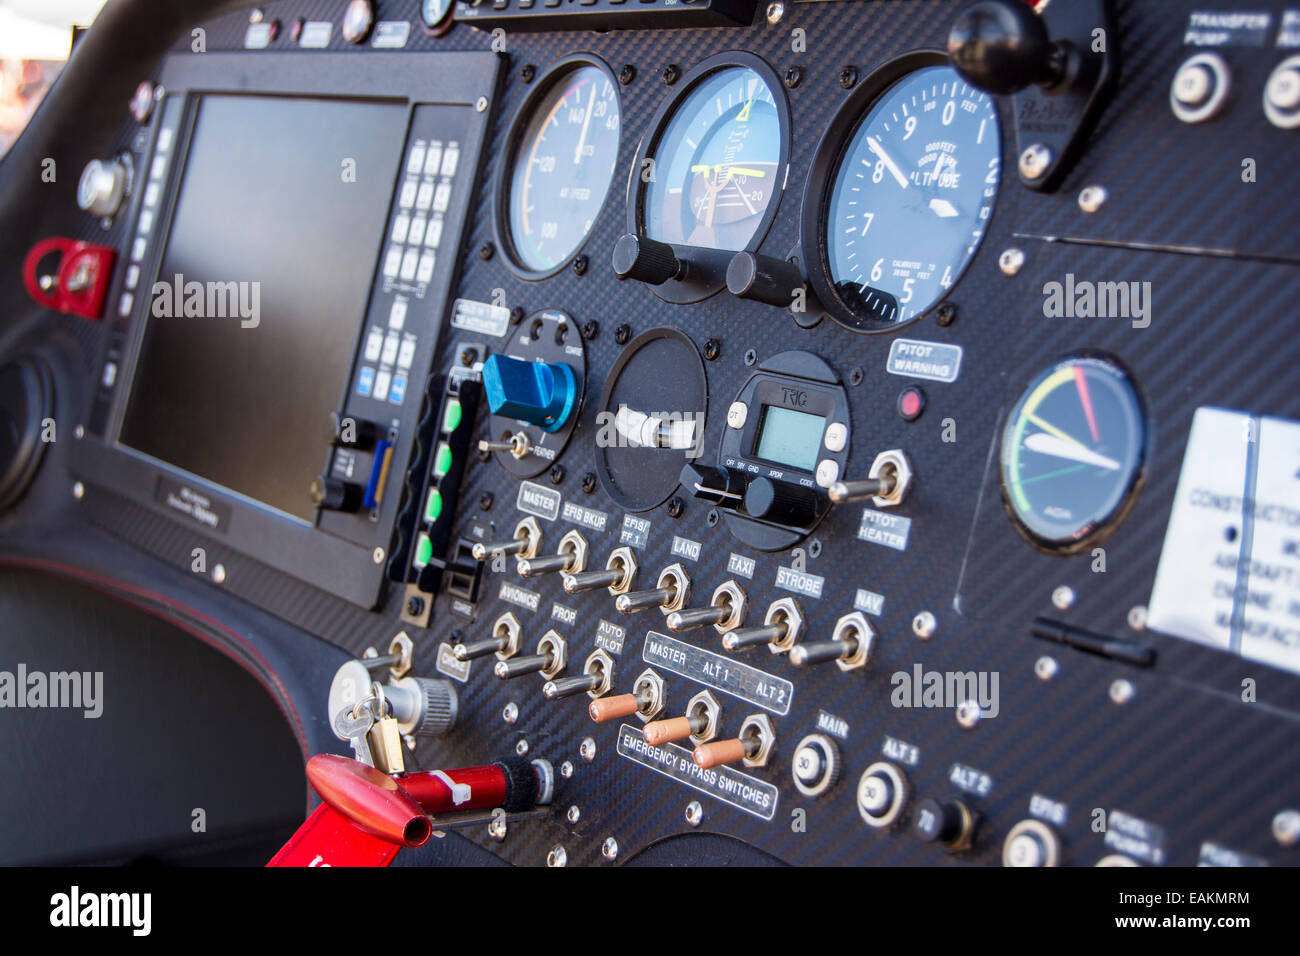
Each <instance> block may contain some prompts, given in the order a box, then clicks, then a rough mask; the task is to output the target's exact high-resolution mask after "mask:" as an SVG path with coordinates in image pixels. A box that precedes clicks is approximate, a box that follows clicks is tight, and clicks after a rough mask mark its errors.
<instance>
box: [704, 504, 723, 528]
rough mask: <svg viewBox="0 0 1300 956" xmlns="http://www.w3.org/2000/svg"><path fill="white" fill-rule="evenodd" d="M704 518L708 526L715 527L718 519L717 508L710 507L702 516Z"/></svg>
mask: <svg viewBox="0 0 1300 956" xmlns="http://www.w3.org/2000/svg"><path fill="white" fill-rule="evenodd" d="M704 520H705V521H706V522H707V523H708V525H709V527H710V528H716V527H717V526H718V521H719V520H720V516H719V515H718V509H717V508H710V509H709V513H708V514H707V515H705V516H704Z"/></svg>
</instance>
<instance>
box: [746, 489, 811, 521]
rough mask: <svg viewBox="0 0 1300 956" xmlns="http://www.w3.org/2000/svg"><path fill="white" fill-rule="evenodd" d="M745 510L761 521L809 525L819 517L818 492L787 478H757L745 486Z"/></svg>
mask: <svg viewBox="0 0 1300 956" xmlns="http://www.w3.org/2000/svg"><path fill="white" fill-rule="evenodd" d="M745 513H746V514H748V515H749V516H750V517H752V518H758V519H760V520H762V521H771V522H774V523H776V524H781V525H787V526H790V527H796V528H806V527H808V526H809V525H811V524H812V523H813V522H814V521H815V520H816V519H817V493H816V492H815V491H813V490H812V489H811V488H805V487H804V486H803V485H796V484H792V483H790V482H788V481H773V480H772V479H771V478H755V479H754V480H753V481H751V482H750V483H749V486H748V487H747V488H746V489H745Z"/></svg>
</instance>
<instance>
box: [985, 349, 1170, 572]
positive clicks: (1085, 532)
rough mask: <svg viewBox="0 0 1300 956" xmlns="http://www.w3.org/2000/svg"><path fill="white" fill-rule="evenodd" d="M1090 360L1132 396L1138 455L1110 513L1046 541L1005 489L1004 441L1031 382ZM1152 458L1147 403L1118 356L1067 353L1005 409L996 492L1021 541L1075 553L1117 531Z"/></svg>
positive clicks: (1027, 381)
mask: <svg viewBox="0 0 1300 956" xmlns="http://www.w3.org/2000/svg"><path fill="white" fill-rule="evenodd" d="M1083 361H1091V362H1097V363H1101V364H1104V365H1109V366H1110V367H1111V369H1112V370H1114V371H1115V372H1116V373H1118V375H1117V377H1118V378H1119V380H1120V381H1121V382H1122V383H1123V384H1124V385H1125V386H1126V387H1127V388H1128V390H1129V393H1130V394H1131V395H1132V396H1133V402H1134V406H1135V409H1136V418H1137V423H1138V430H1139V431H1138V436H1137V440H1138V453H1137V459H1136V461H1135V462H1134V467H1133V470H1132V473H1131V474H1130V475H1129V476H1128V478H1127V479H1126V481H1125V483H1124V487H1123V490H1122V491H1121V492H1120V497H1119V500H1118V501H1117V502H1116V503H1115V506H1114V507H1113V508H1111V509H1110V511H1109V512H1108V513H1107V514H1106V515H1103V516H1101V517H1096V518H1093V519H1092V520H1090V521H1088V522H1085V523H1084V524H1082V525H1081V526H1080V533H1079V535H1078V537H1076V538H1071V539H1069V540H1064V541H1062V540H1059V539H1054V538H1047V537H1044V536H1043V535H1041V534H1039V533H1037V532H1036V531H1034V530H1033V529H1032V528H1030V527H1029V526H1028V524H1026V523H1025V521H1024V519H1022V518H1021V516H1020V512H1019V511H1018V510H1017V508H1016V506H1015V505H1014V504H1013V503H1012V501H1011V495H1010V492H1009V490H1008V487H1007V475H1006V470H1005V460H1004V459H1005V449H1006V441H1007V430H1008V429H1010V428H1012V427H1013V426H1014V425H1015V419H1016V417H1017V416H1016V415H1015V414H1014V413H1015V411H1016V409H1018V408H1020V407H1021V404H1022V402H1023V401H1024V399H1025V397H1026V395H1027V393H1028V392H1029V389H1030V386H1031V385H1032V384H1033V383H1036V382H1040V381H1042V380H1044V379H1045V378H1046V377H1047V376H1049V375H1051V374H1052V373H1053V372H1055V371H1056V370H1057V369H1059V368H1061V367H1062V366H1064V365H1070V364H1073V363H1077V362H1083ZM1150 457H1151V423H1150V421H1149V419H1148V418H1147V406H1146V401H1145V400H1144V399H1143V397H1142V390H1141V389H1140V388H1139V387H1138V383H1137V379H1135V378H1134V377H1133V373H1132V372H1131V371H1130V370H1129V368H1128V366H1127V365H1125V364H1124V363H1123V362H1122V361H1121V360H1120V359H1119V358H1118V357H1117V356H1115V355H1113V354H1111V353H1109V352H1101V351H1095V350H1082V351H1077V352H1070V353H1069V354H1067V355H1063V356H1061V357H1060V358H1059V359H1057V360H1056V361H1054V362H1052V363H1051V364H1050V365H1047V366H1045V367H1043V368H1041V369H1039V370H1038V371H1036V372H1034V373H1033V374H1032V375H1030V376H1029V377H1028V378H1027V379H1025V381H1024V384H1023V385H1022V386H1021V387H1020V388H1019V389H1018V390H1017V391H1016V393H1015V399H1014V401H1012V403H1011V404H1010V406H1008V408H1007V414H1006V416H1005V418H1003V420H1002V427H1001V428H999V429H998V433H997V469H998V490H999V493H1000V494H1001V496H1002V507H1003V509H1004V510H1005V511H1006V513H1007V517H1008V518H1010V519H1011V525H1012V527H1014V528H1015V529H1016V531H1017V532H1018V533H1019V534H1020V536H1021V537H1022V538H1024V539H1025V540H1026V541H1028V542H1029V543H1030V544H1032V545H1033V546H1034V547H1035V548H1037V549H1038V550H1040V551H1045V552H1047V553H1049V554H1055V555H1070V554H1077V553H1078V552H1080V551H1083V550H1085V549H1087V548H1089V547H1092V546H1093V545H1095V544H1097V543H1098V542H1100V541H1102V540H1104V539H1105V538H1108V537H1109V536H1110V535H1111V534H1112V533H1113V532H1114V531H1115V529H1116V528H1118V527H1119V526H1120V524H1121V523H1122V522H1123V521H1124V519H1125V518H1126V517H1127V516H1128V513H1129V511H1130V510H1132V507H1133V502H1134V501H1135V500H1136V498H1137V493H1138V491H1139V489H1140V488H1141V487H1142V484H1143V481H1144V480H1145V478H1146V468H1147V462H1148V461H1150Z"/></svg>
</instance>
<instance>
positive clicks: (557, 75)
mask: <svg viewBox="0 0 1300 956" xmlns="http://www.w3.org/2000/svg"><path fill="white" fill-rule="evenodd" d="M588 66H591V67H595V68H596V69H598V70H600V71H601V72H602V73H604V74H605V78H606V79H607V80H608V81H609V84H610V86H611V87H612V88H613V90H614V95H615V98H616V100H617V102H618V147H617V149H618V152H619V153H620V154H621V153H622V149H623V101H622V98H621V97H620V96H619V89H620V87H619V84H618V79H617V77H615V76H614V72H613V70H611V69H610V68H609V64H608V63H606V62H605V61H604V60H602V59H601V58H600V57H598V56H595V55H594V54H591V53H573V54H570V55H569V56H566V57H564V58H563V59H561V60H557V61H556V62H555V63H553V64H552V65H551V67H550V69H548V70H547V71H546V72H545V73H544V74H542V75H541V76H540V77H538V79H537V80H536V81H535V84H536V85H535V86H534V87H533V88H532V89H531V90H529V91H528V95H527V96H525V97H524V101H523V102H522V103H520V104H519V108H518V109H516V110H515V112H514V115H513V116H511V117H510V132H509V133H507V134H506V144H505V150H504V152H503V153H502V156H503V157H504V161H503V162H502V163H501V164H500V166H499V167H498V169H497V178H496V185H495V186H494V188H493V192H492V232H493V236H494V238H495V239H496V244H497V248H499V249H500V250H501V252H502V259H503V260H504V261H505V263H506V266H507V267H508V268H509V269H510V271H511V272H513V273H514V274H515V275H517V276H519V278H521V279H526V280H528V281H530V282H536V281H537V280H539V279H549V278H550V277H551V276H554V275H559V274H560V273H561V272H563V271H564V270H565V269H567V268H569V267H570V265H571V264H572V263H573V260H574V259H576V258H578V256H579V255H581V254H582V250H583V249H584V248H586V245H587V243H588V242H589V241H590V240H591V236H592V233H594V232H595V231H596V222H597V221H598V220H599V219H600V217H601V216H602V215H604V213H605V209H606V208H607V207H608V206H609V202H610V197H611V196H613V195H614V192H615V190H614V179H615V175H616V171H617V160H615V171H614V172H611V173H610V177H609V185H608V186H606V188H605V198H604V199H602V200H601V203H600V208H599V209H598V210H597V211H596V215H595V216H593V217H592V220H591V222H592V226H591V229H589V230H588V231H587V234H586V235H585V236H583V237H582V241H581V242H579V243H578V245H577V246H576V247H575V248H574V250H573V251H572V252H571V253H569V254H568V255H567V256H565V257H564V259H563V260H562V261H560V262H559V263H558V264H557V265H555V266H553V267H551V268H548V269H534V268H532V267H531V266H528V265H526V264H525V263H524V260H523V257H522V256H521V255H520V254H519V250H518V247H517V246H516V245H515V237H514V233H513V231H512V230H511V228H510V186H511V182H512V180H513V179H514V170H515V159H516V157H517V156H518V152H519V147H520V143H521V140H522V139H523V135H524V132H525V129H526V127H527V125H528V121H529V120H531V119H532V117H533V112H534V110H535V109H536V107H537V105H538V104H539V103H541V102H542V101H543V100H545V98H546V97H547V96H548V95H549V94H550V93H551V92H552V91H553V90H554V89H555V86H556V84H558V83H559V82H560V81H562V80H563V79H564V78H565V77H566V76H568V75H569V74H570V73H572V72H575V71H577V70H579V69H582V68H583V67H588Z"/></svg>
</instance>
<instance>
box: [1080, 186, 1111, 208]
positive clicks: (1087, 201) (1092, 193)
mask: <svg viewBox="0 0 1300 956" xmlns="http://www.w3.org/2000/svg"><path fill="white" fill-rule="evenodd" d="M1109 197H1110V193H1108V192H1106V187H1105V186H1085V187H1084V188H1083V191H1082V192H1080V193H1079V208H1080V209H1082V210H1083V211H1084V212H1096V211H1097V210H1098V209H1100V208H1101V207H1102V206H1103V205H1105V203H1106V200H1107V199H1108V198H1109Z"/></svg>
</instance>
